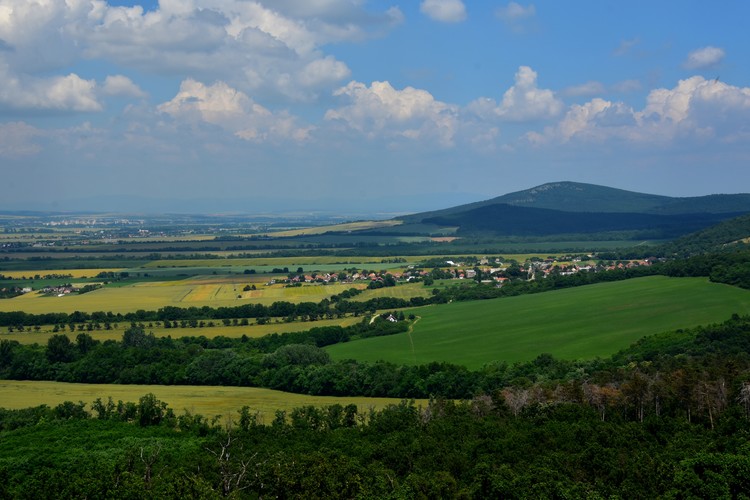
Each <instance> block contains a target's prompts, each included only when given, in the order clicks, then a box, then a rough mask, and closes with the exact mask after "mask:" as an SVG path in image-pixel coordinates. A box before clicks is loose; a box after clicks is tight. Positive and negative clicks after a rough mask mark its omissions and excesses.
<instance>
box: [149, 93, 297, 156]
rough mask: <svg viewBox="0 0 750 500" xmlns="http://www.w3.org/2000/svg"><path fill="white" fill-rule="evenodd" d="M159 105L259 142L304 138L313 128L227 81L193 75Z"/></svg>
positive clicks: (188, 119) (179, 115)
mask: <svg viewBox="0 0 750 500" xmlns="http://www.w3.org/2000/svg"><path fill="white" fill-rule="evenodd" d="M157 109H158V110H159V111H161V112H163V113H167V114H169V115H171V116H172V117H173V118H175V119H177V120H180V121H184V122H187V123H201V122H205V123H210V124H213V125H216V126H218V127H221V128H222V129H225V130H228V131H230V132H232V133H234V134H235V135H236V136H238V137H241V138H243V139H246V140H252V141H256V142H263V141H267V140H274V141H283V140H287V139H292V140H294V141H304V140H306V139H308V138H309V134H310V131H311V128H310V127H300V126H298V125H297V124H296V119H295V118H294V117H293V116H291V115H289V114H288V113H286V112H281V113H272V112H271V111H270V110H268V109H267V108H265V107H263V106H261V105H260V104H257V103H256V102H255V101H253V100H252V99H251V98H250V97H248V96H247V95H246V94H244V93H243V92H240V91H238V90H236V89H233V88H231V87H230V86H228V85H227V84H226V83H224V82H217V83H215V84H213V85H209V86H207V85H204V84H202V83H200V82H197V81H195V80H192V79H188V80H185V81H183V82H182V84H181V85H180V91H179V92H178V93H177V95H176V96H175V97H174V98H173V99H172V100H171V101H168V102H165V103H163V104H160V105H159V106H158V108H157Z"/></svg>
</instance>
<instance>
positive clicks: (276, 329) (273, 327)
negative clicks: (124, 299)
mask: <svg viewBox="0 0 750 500" xmlns="http://www.w3.org/2000/svg"><path fill="white" fill-rule="evenodd" d="M213 321H214V324H216V325H221V326H205V327H203V328H200V327H199V328H164V327H163V326H152V327H149V326H146V332H149V333H153V334H154V335H155V336H156V337H167V336H169V337H172V338H173V339H178V338H180V337H198V336H203V337H206V338H214V337H219V336H222V337H229V338H240V337H242V336H243V335H247V336H248V337H250V338H258V337H263V336H264V335H270V334H272V333H279V334H280V333H288V332H301V331H305V330H310V329H312V328H317V327H323V326H351V325H353V324H355V323H359V322H360V321H362V318H361V317H354V316H348V317H345V318H339V319H321V320H317V321H294V322H291V323H286V322H279V323H276V322H271V323H267V324H265V325H257V324H254V323H252V321H253V320H250V324H249V325H247V326H224V325H223V324H222V323H221V321H218V320H213ZM129 327H130V323H120V324H118V323H115V324H113V325H112V330H92V331H88V330H87V331H85V332H82V331H79V330H76V331H75V332H71V331H70V330H69V329H66V330H65V331H62V330H60V332H58V333H59V334H63V335H66V336H67V337H68V338H69V339H70V340H71V341H73V342H75V340H76V336H77V335H78V334H80V333H86V334H88V335H91V337H92V338H93V339H94V340H99V341H101V342H104V341H105V340H118V341H119V340H122V333H123V332H124V331H125V329H126V328H129ZM52 335H56V334H55V333H54V332H53V326H51V325H47V326H44V327H42V328H41V329H40V330H39V331H38V332H37V331H33V332H29V331H25V332H13V333H5V332H2V333H0V340H13V341H16V342H18V343H20V344H23V345H31V344H39V345H46V344H47V340H49V338H50V337H51V336H52Z"/></svg>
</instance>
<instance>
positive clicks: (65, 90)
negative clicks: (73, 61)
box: [0, 60, 102, 112]
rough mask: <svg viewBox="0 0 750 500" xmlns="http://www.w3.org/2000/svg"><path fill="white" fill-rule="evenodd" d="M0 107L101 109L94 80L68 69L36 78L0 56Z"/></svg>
mask: <svg viewBox="0 0 750 500" xmlns="http://www.w3.org/2000/svg"><path fill="white" fill-rule="evenodd" d="M0 81H2V82H3V84H2V87H1V88H0V108H5V109H12V110H19V111H54V112H91V111H101V110H102V105H101V104H100V103H99V101H98V100H97V98H96V82H95V81H94V80H84V79H82V78H81V77H79V76H78V75H76V74H74V73H71V74H69V75H66V76H54V77H50V78H38V77H32V76H27V75H17V74H14V73H12V72H11V70H10V69H9V68H8V67H7V65H3V64H2V61H1V60H0Z"/></svg>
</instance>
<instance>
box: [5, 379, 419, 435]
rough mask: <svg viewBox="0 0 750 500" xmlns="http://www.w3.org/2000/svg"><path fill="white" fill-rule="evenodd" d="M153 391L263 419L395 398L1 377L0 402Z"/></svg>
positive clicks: (201, 407) (88, 399)
mask: <svg viewBox="0 0 750 500" xmlns="http://www.w3.org/2000/svg"><path fill="white" fill-rule="evenodd" d="M148 393H153V394H154V395H155V396H156V397H157V398H158V399H160V400H162V401H164V402H166V403H167V404H168V405H169V407H170V408H172V409H173V410H174V411H175V413H176V414H178V415H179V414H180V413H182V412H183V410H188V411H190V412H191V413H199V414H201V415H203V416H205V417H209V418H211V417H215V416H219V417H226V416H231V417H232V418H234V419H236V418H237V412H238V411H239V409H240V408H242V407H243V406H249V407H250V409H251V411H253V412H256V411H257V412H259V413H260V418H261V422H263V423H266V424H270V423H271V421H272V420H273V418H274V413H275V412H276V411H277V410H285V411H289V410H292V409H293V408H298V407H301V406H308V405H312V406H328V405H334V404H341V405H348V404H355V405H357V408H358V409H359V411H367V410H368V409H370V408H374V409H380V408H383V407H385V406H387V405H389V404H398V403H399V401H400V400H398V399H393V398H364V397H333V396H307V395H303V394H291V393H287V392H281V391H274V390H271V389H261V388H256V387H217V386H193V385H177V386H166V385H118V384H69V383H65V382H40V381H15V380H0V407H2V408H8V409H20V408H29V407H31V406H38V405H41V404H46V405H48V406H55V405H58V404H60V403H62V402H63V401H73V402H78V401H83V402H84V403H86V404H87V405H90V404H91V403H92V402H93V401H94V400H96V398H102V400H103V401H106V400H107V398H108V397H112V399H113V400H114V401H115V402H117V401H118V400H122V401H133V402H137V401H138V398H140V397H141V396H143V395H145V394H148ZM416 403H417V405H422V406H426V405H427V401H424V400H417V401H416Z"/></svg>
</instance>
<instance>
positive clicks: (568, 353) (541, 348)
mask: <svg viewBox="0 0 750 500" xmlns="http://www.w3.org/2000/svg"><path fill="white" fill-rule="evenodd" d="M407 313H414V314H416V315H418V316H419V319H418V320H417V322H416V324H415V325H414V328H413V332H412V333H411V334H406V333H405V334H399V335H393V336H388V337H376V338H371V339H364V340H357V341H354V342H349V343H345V344H337V345H334V346H330V347H328V348H327V350H328V352H329V353H330V354H331V356H332V357H333V358H334V359H356V360H360V361H375V360H379V359H384V360H388V361H392V362H394V363H398V364H423V363H428V362H431V361H446V362H451V363H457V364H462V365H466V366H468V367H470V368H479V367H481V366H482V365H484V364H485V363H488V362H491V361H495V360H499V361H507V362H509V363H513V362H516V361H528V360H531V359H533V358H535V357H536V356H538V355H539V354H542V353H550V354H552V355H553V356H555V357H556V358H561V359H591V358H594V357H597V356H601V357H604V356H608V355H611V354H613V353H615V352H617V351H618V350H620V349H623V348H625V347H627V346H629V345H630V344H632V343H633V342H635V341H636V340H638V339H639V338H641V337H643V336H646V335H651V334H655V333H659V332H663V331H668V330H675V329H678V328H689V327H692V326H697V325H702V324H708V323H714V322H720V321H723V320H725V319H727V318H728V317H729V316H731V315H732V314H733V313H738V314H750V291H747V290H742V289H740V288H735V287H731V286H728V285H722V284H718V283H711V282H709V281H708V280H707V279H705V278H667V277H663V276H652V277H647V278H640V279H633V280H627V281H619V282H612V283H600V284H596V285H589V286H584V287H578V288H570V289H565V290H558V291H552V292H546V293H540V294H533V295H522V296H518V297H508V298H501V299H494V300H483V301H472V302H454V303H450V304H444V305H438V306H427V307H423V308H418V309H414V310H411V311H407Z"/></svg>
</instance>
